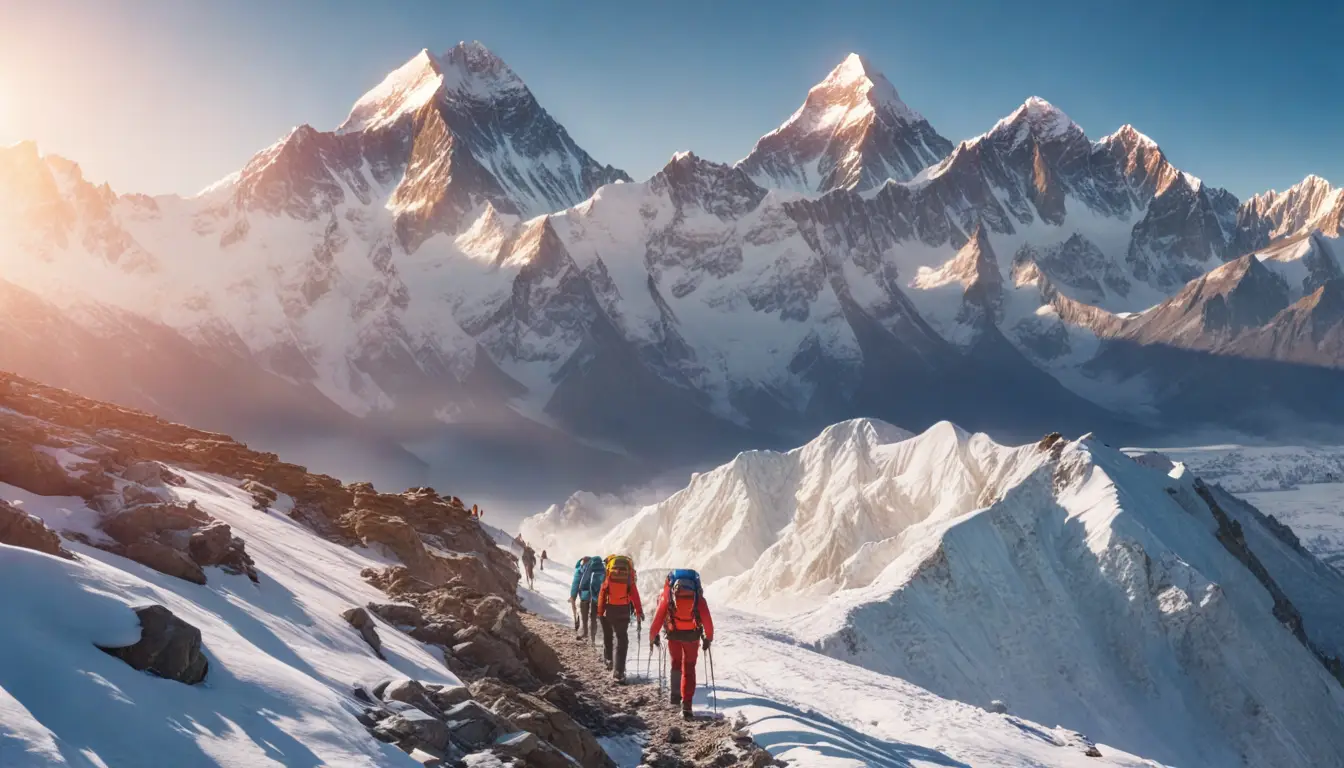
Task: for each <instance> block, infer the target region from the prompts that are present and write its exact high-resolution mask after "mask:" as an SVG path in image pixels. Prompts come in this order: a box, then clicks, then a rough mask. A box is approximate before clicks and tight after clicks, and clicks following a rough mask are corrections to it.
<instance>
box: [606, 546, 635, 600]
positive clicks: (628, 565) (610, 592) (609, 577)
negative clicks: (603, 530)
mask: <svg viewBox="0 0 1344 768" xmlns="http://www.w3.org/2000/svg"><path fill="white" fill-rule="evenodd" d="M605 565H606V577H605V578H606V581H607V584H608V585H609V586H608V587H607V605H629V604H630V591H631V586H632V585H633V584H634V583H635V561H634V560H631V559H630V556H629V555H608V556H607V559H606V564H605Z"/></svg>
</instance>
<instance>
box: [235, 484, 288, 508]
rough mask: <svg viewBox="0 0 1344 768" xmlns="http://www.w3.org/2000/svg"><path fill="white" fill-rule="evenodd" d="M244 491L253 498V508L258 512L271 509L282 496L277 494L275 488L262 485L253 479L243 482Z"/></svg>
mask: <svg viewBox="0 0 1344 768" xmlns="http://www.w3.org/2000/svg"><path fill="white" fill-rule="evenodd" d="M242 489H243V490H244V491H247V493H248V495H250V496H251V497H252V506H253V508H255V509H257V510H264V509H266V508H268V507H270V506H271V505H272V504H274V503H275V502H276V500H277V499H279V498H280V494H278V493H276V492H275V489H274V488H271V487H270V486H266V485H262V484H261V483H259V482H257V481H256V480H253V479H248V480H245V481H243V484H242Z"/></svg>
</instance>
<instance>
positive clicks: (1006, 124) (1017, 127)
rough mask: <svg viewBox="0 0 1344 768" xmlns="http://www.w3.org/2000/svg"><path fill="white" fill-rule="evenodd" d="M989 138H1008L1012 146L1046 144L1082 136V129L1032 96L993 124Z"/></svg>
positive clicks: (1042, 100) (1053, 108) (1064, 115)
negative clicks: (1032, 140) (1024, 143)
mask: <svg viewBox="0 0 1344 768" xmlns="http://www.w3.org/2000/svg"><path fill="white" fill-rule="evenodd" d="M988 135H990V136H995V137H999V136H1011V137H1012V142H1013V145H1014V146H1016V145H1017V144H1020V143H1022V142H1023V141H1026V139H1027V137H1028V136H1030V137H1031V138H1034V139H1035V140H1036V141H1037V142H1041V143H1048V142H1051V141H1057V140H1059V139H1063V138H1066V137H1070V136H1081V135H1083V129H1082V128H1080V127H1079V126H1078V124H1077V123H1075V122H1073V120H1072V119H1070V118H1069V116H1068V115H1066V114H1065V113H1064V110H1062V109H1060V108H1059V107H1056V106H1055V105H1054V104H1051V103H1050V102H1048V101H1046V100H1045V99H1042V98H1041V97H1039V96H1032V97H1030V98H1028V99H1027V100H1026V101H1025V102H1023V104H1022V106H1020V107H1018V108H1017V109H1015V110H1013V112H1012V113H1011V114H1009V115H1008V116H1007V117H1005V118H1003V119H1002V120H1000V121H999V122H997V123H995V124H994V127H993V128H991V129H989V134H988Z"/></svg>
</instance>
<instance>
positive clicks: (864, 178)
mask: <svg viewBox="0 0 1344 768" xmlns="http://www.w3.org/2000/svg"><path fill="white" fill-rule="evenodd" d="M950 151H952V144H951V142H949V141H948V140H947V139H945V138H943V137H942V136H940V135H938V133H937V131H935V130H934V129H933V126H931V125H929V122H928V121H927V120H925V119H924V118H923V116H921V115H920V114H919V113H918V112H915V111H914V110H912V109H910V108H909V107H907V106H906V105H905V103H904V102H902V101H901V99H900V96H899V95H897V93H896V89H895V88H894V87H893V86H892V84H891V83H890V82H889V81H888V80H887V79H886V78H885V77H883V75H882V73H880V72H878V71H876V70H875V69H874V68H873V66H872V65H871V64H870V63H869V62H868V61H867V60H865V59H864V58H863V57H861V56H859V55H858V54H853V53H851V54H850V55H849V56H848V57H846V58H845V60H844V61H843V62H841V63H840V65H839V66H837V67H836V68H835V69H834V70H832V71H831V73H830V74H829V75H827V77H826V79H825V80H823V81H821V82H820V83H818V84H817V85H816V86H814V87H813V88H812V90H810V91H809V92H808V94H807V100H806V101H805V102H803V105H802V106H801V107H799V108H798V111H797V112H795V113H794V114H793V115H792V116H791V117H790V118H789V119H788V120H787V121H785V123H784V124H783V125H781V126H780V127H779V128H777V129H775V130H774V131H772V132H771V133H769V134H766V135H765V136H764V137H762V138H761V140H760V141H758V142H756V146H755V148H753V149H752V151H751V154H749V155H747V156H746V157H745V158H743V159H742V160H740V161H738V163H737V167H738V168H741V169H742V170H743V171H744V172H745V173H746V174H747V175H748V176H750V177H751V178H752V180H753V181H755V182H756V183H757V184H760V185H761V186H763V187H767V188H780V189H790V190H796V191H800V192H804V193H809V194H820V193H823V192H828V191H830V190H833V189H854V190H857V191H862V190H866V189H871V188H873V187H876V186H879V185H881V184H882V183H884V182H885V181H886V180H887V179H895V180H897V181H906V180H907V179H909V178H911V177H912V176H914V175H915V174H916V173H918V172H919V171H920V170H922V169H924V168H925V167H927V166H929V165H932V164H933V163H936V162H938V161H939V160H941V159H942V158H944V157H946V156H947V153H948V152H950Z"/></svg>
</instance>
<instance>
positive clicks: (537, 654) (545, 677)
mask: <svg viewBox="0 0 1344 768" xmlns="http://www.w3.org/2000/svg"><path fill="white" fill-rule="evenodd" d="M518 648H519V650H521V651H522V653H523V658H525V659H527V666H528V667H530V668H531V669H532V674H534V675H536V676H537V679H538V680H541V681H542V682H543V683H553V682H555V681H556V680H558V679H560V673H561V672H563V671H564V669H565V668H564V665H563V664H561V663H560V656H559V655H557V654H556V652H555V649H554V648H552V647H551V646H549V645H547V644H546V641H545V640H542V639H541V637H540V636H539V635H537V634H536V633H535V632H532V631H530V630H529V631H526V632H524V634H523V637H522V639H521V640H520V641H519V643H518Z"/></svg>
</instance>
